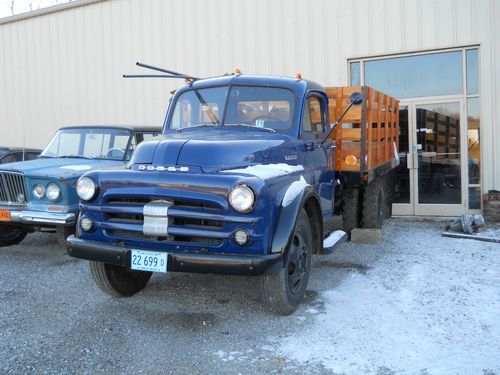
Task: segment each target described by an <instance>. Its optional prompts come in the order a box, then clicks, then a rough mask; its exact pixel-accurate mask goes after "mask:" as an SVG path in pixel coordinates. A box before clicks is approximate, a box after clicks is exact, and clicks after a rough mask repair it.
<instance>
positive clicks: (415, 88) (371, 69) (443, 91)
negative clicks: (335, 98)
mask: <svg viewBox="0 0 500 375" xmlns="http://www.w3.org/2000/svg"><path fill="white" fill-rule="evenodd" d="M364 73H365V74H364V78H365V84H366V85H367V86H371V87H375V88H377V90H379V91H382V92H383V93H386V94H389V95H391V96H394V97H396V98H399V99H401V98H417V97H424V96H442V95H455V94H461V93H462V91H463V86H462V53H461V51H453V52H443V53H431V54H426V55H416V56H405V57H395V58H389V59H380V60H368V61H366V62H365V63H364ZM353 86H355V85H354V84H353Z"/></svg>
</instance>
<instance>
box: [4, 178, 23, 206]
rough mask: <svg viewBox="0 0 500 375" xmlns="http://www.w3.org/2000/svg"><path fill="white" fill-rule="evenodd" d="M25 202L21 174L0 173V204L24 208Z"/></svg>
mask: <svg viewBox="0 0 500 375" xmlns="http://www.w3.org/2000/svg"><path fill="white" fill-rule="evenodd" d="M21 198H22V199H21ZM27 200H28V194H27V192H26V186H25V184H24V176H23V174H22V173H14V172H0V204H7V205H11V206H12V205H15V206H25V205H26V203H27Z"/></svg>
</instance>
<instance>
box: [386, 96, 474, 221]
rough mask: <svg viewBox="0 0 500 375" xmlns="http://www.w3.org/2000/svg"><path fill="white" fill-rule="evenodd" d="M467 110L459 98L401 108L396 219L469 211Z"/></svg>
mask: <svg viewBox="0 0 500 375" xmlns="http://www.w3.org/2000/svg"><path fill="white" fill-rule="evenodd" d="M462 109H463V103H462V101H461V100H457V99H450V100H442V99H441V100H439V101H426V102H417V101H412V102H402V103H401V105H400V114H399V115H400V117H399V118H400V123H399V126H400V136H399V145H400V146H399V157H400V165H399V166H398V167H397V169H396V174H395V179H394V204H393V214H394V215H427V216H429V215H439V216H454V215H461V214H463V213H465V212H466V205H465V202H466V196H465V192H466V189H464V188H463V187H464V186H467V185H466V182H467V179H466V178H467V176H465V174H466V173H467V170H466V166H464V163H465V160H466V158H465V156H464V155H465V153H464V150H466V149H467V144H466V143H465V144H464V142H467V139H465V137H464V136H463V134H465V133H464V129H463V128H464V126H465V124H464V120H463V119H464V114H463V110H462Z"/></svg>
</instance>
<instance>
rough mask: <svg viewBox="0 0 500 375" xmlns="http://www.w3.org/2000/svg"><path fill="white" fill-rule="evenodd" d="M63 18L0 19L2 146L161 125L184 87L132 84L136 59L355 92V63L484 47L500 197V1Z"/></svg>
mask: <svg viewBox="0 0 500 375" xmlns="http://www.w3.org/2000/svg"><path fill="white" fill-rule="evenodd" d="M87 1H88V0H87ZM73 5H75V3H73ZM76 5H78V3H76ZM64 8H65V9H64V10H61V11H58V12H55V13H50V14H44V15H41V16H38V17H31V18H26V19H22V17H21V19H19V17H17V20H16V21H15V22H8V23H5V22H6V21H5V20H3V21H2V20H0V144H5V145H20V144H22V143H23V135H25V138H26V144H27V145H29V146H38V147H42V146H43V145H45V143H47V141H48V140H49V138H50V137H51V135H52V133H53V132H54V131H55V130H56V129H57V128H58V127H60V126H62V125H68V124H82V123H85V124H96V123H125V124H134V123H144V124H161V122H162V120H163V116H164V112H165V109H166V106H167V102H168V98H169V97H170V94H169V91H170V90H172V89H174V88H175V87H176V86H178V85H179V84H182V82H173V81H167V80H124V79H122V78H121V74H122V73H133V72H136V71H139V70H138V69H137V68H136V67H135V66H134V63H135V61H144V62H147V63H151V64H156V65H160V66H164V67H167V68H170V69H173V70H179V71H183V72H187V73H190V74H193V75H198V76H210V75H218V74H221V73H224V72H232V71H234V69H235V68H240V69H241V70H242V71H243V72H244V73H245V72H247V73H257V74H276V75H290V76H295V74H296V73H297V72H301V73H302V75H303V76H304V77H306V78H309V79H312V80H315V81H318V82H320V83H324V84H325V85H345V84H347V59H348V58H351V57H361V56H371V55H383V54H389V53H400V52H407V51H412V52H413V51H417V50H423V49H436V48H443V47H452V46H463V45H471V44H481V49H480V54H481V61H480V64H481V80H482V85H481V96H482V97H481V102H482V152H483V166H484V175H483V176H484V179H483V183H484V188H485V190H488V189H492V188H496V189H500V147H498V146H497V147H495V145H496V144H497V142H500V124H499V121H498V120H497V116H499V115H500V112H499V110H498V109H497V108H499V107H500V83H499V82H500V72H499V69H500V68H499V67H500V22H496V21H495V20H498V19H500V1H495V0H405V1H400V0H352V1H347V0H252V1H250V0H182V1H179V0H105V1H100V2H99V1H98V2H91V4H89V5H84V6H79V7H64ZM7 21H9V20H8V19H7ZM495 161H497V162H496V164H495Z"/></svg>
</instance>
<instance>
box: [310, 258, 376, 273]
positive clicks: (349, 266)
mask: <svg viewBox="0 0 500 375" xmlns="http://www.w3.org/2000/svg"><path fill="white" fill-rule="evenodd" d="M326 267H328V268H337V269H343V270H353V271H357V272H359V273H362V274H363V275H365V274H366V273H367V272H368V270H369V269H370V267H368V266H365V265H363V264H359V263H350V262H332V261H330V260H323V261H321V262H319V263H317V264H315V265H314V268H326Z"/></svg>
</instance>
